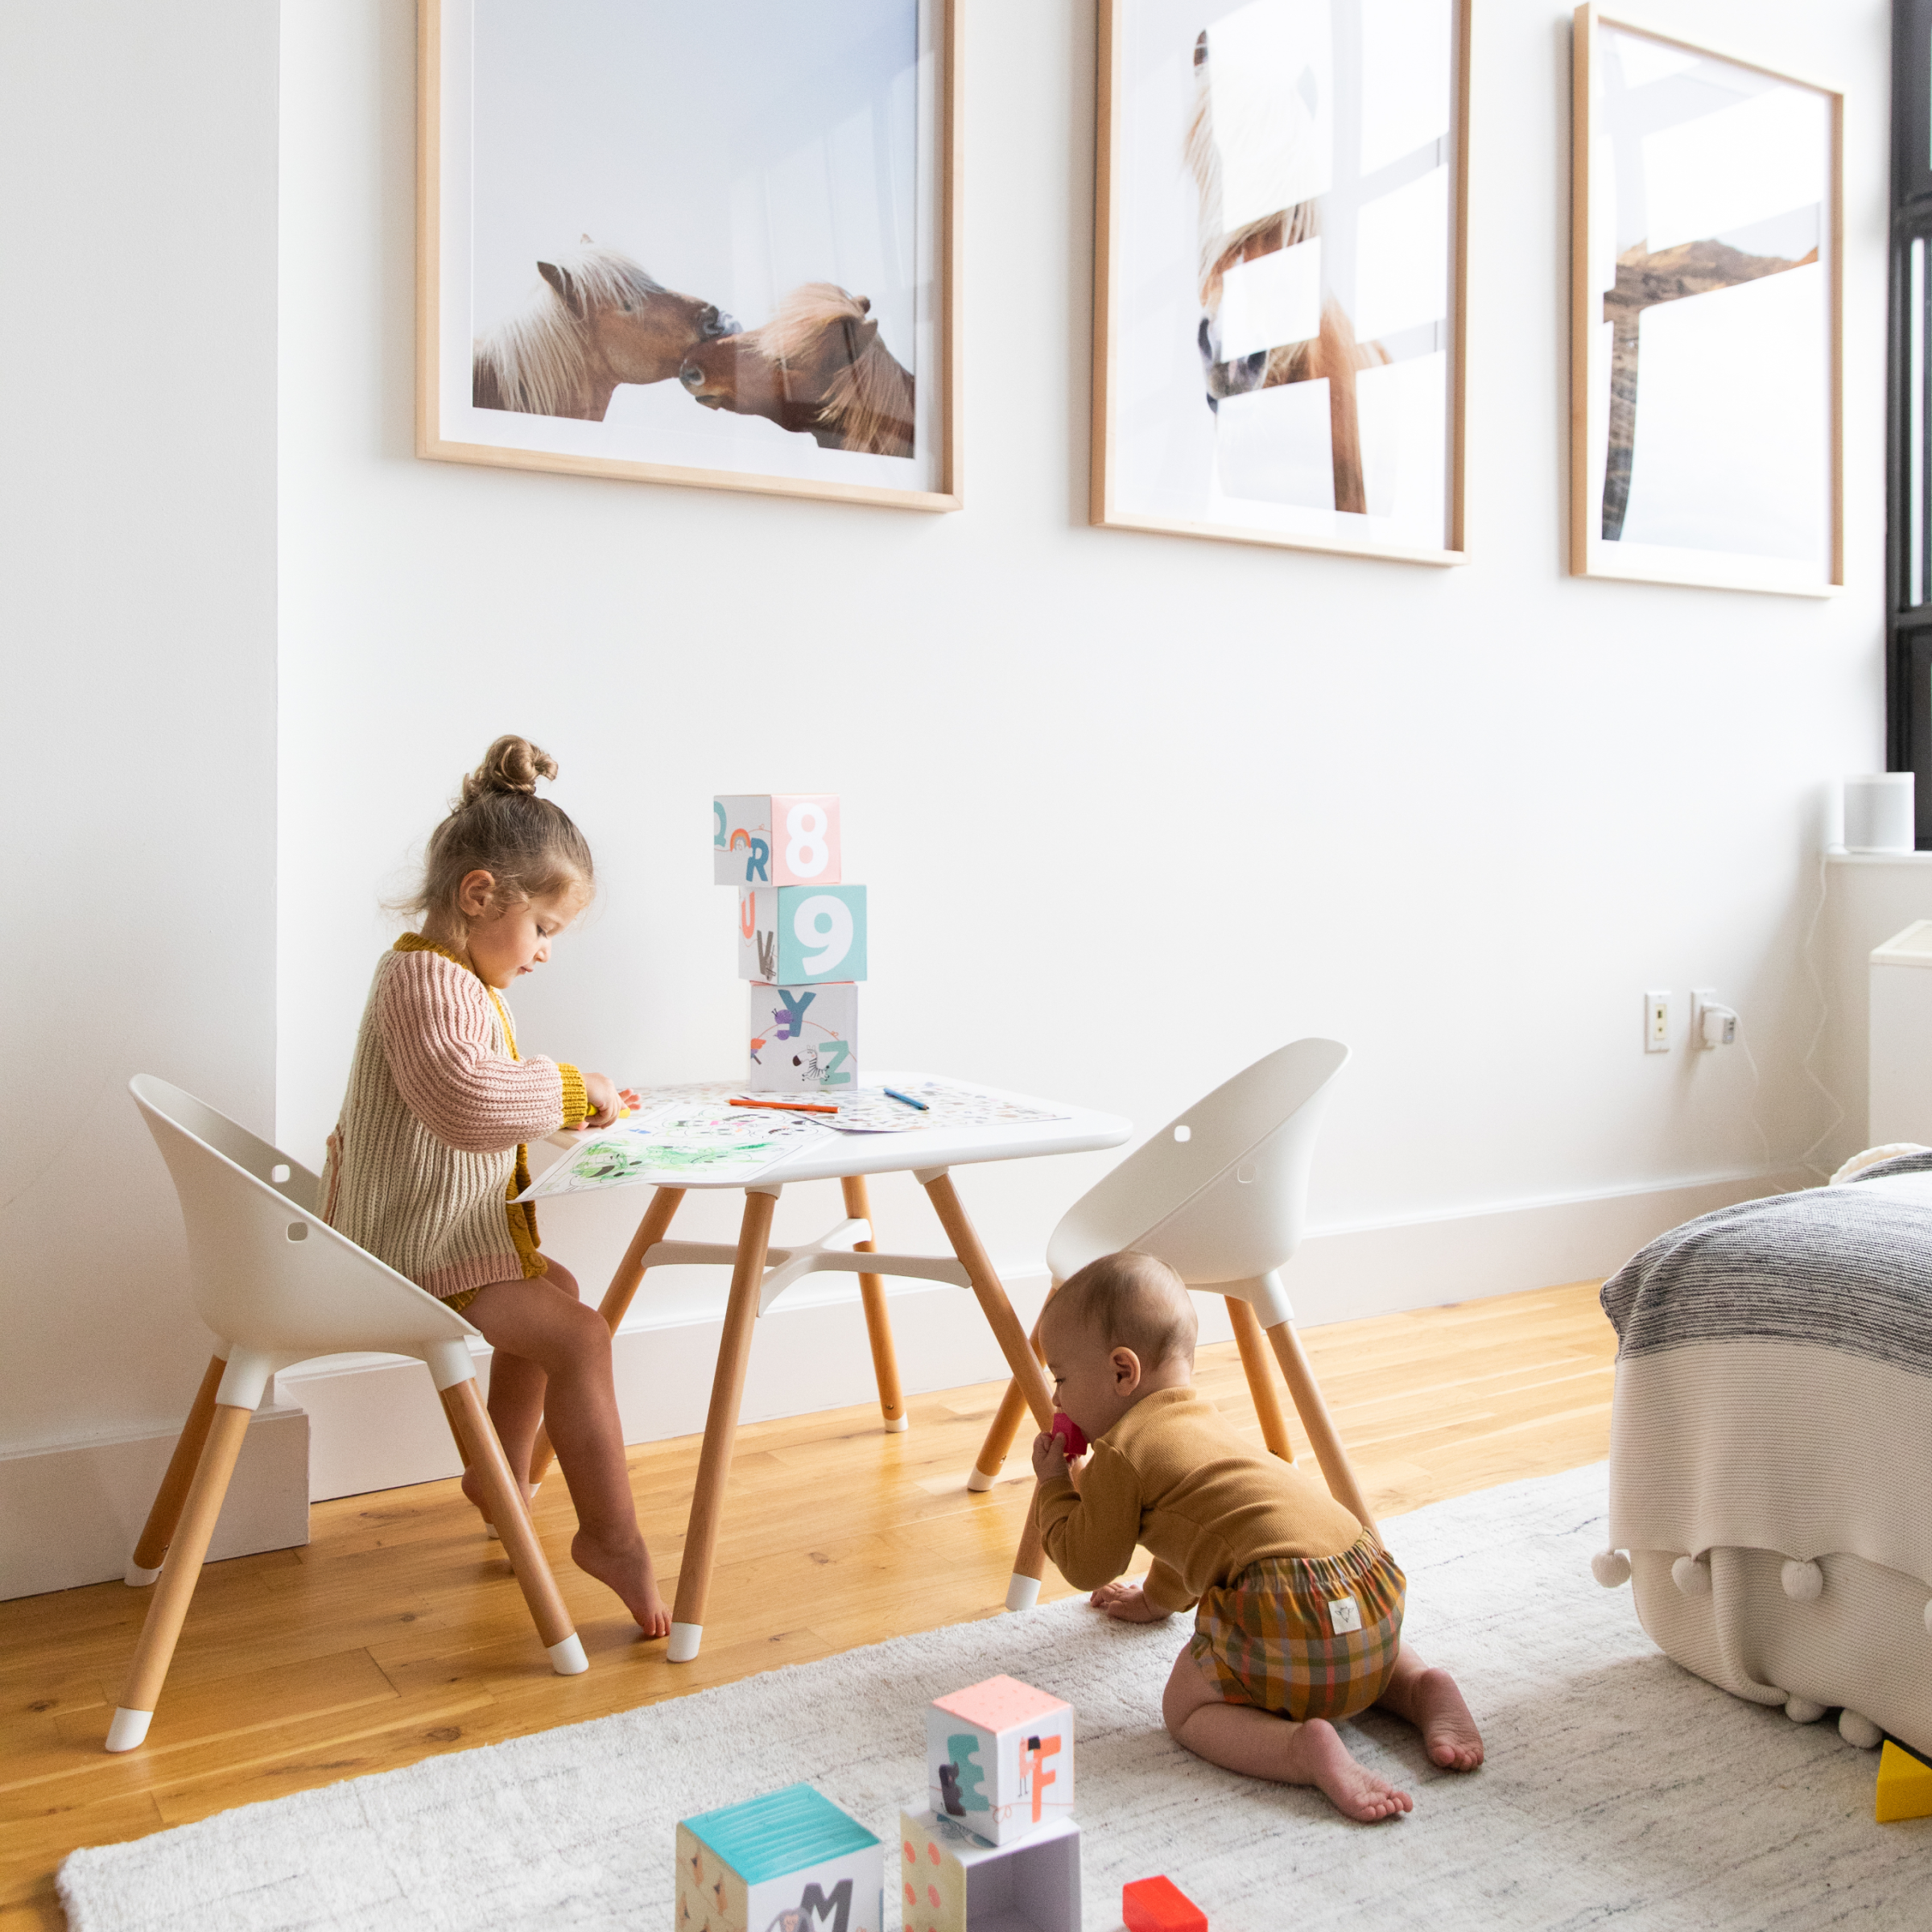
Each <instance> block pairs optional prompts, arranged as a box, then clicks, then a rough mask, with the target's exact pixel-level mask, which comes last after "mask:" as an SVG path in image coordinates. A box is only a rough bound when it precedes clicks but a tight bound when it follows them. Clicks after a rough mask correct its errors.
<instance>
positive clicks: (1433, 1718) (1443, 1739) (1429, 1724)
mask: <svg viewBox="0 0 1932 1932" xmlns="http://www.w3.org/2000/svg"><path fill="white" fill-rule="evenodd" d="M1411 1706H1412V1708H1413V1709H1414V1712H1415V1720H1414V1721H1415V1728H1417V1730H1418V1731H1420V1732H1422V1743H1423V1745H1424V1746H1425V1747H1426V1749H1427V1751H1428V1752H1429V1756H1430V1758H1431V1759H1432V1760H1433V1761H1435V1763H1436V1764H1439V1765H1441V1766H1442V1767H1443V1769H1444V1770H1445V1771H1473V1770H1474V1769H1476V1766H1477V1765H1480V1763H1481V1762H1482V1761H1483V1735H1482V1733H1481V1732H1480V1731H1478V1730H1477V1729H1476V1719H1474V1718H1473V1717H1472V1716H1471V1715H1469V1707H1468V1705H1467V1704H1466V1703H1463V1694H1462V1692H1461V1691H1459V1690H1457V1689H1456V1687H1455V1678H1452V1677H1451V1675H1450V1674H1449V1673H1448V1672H1447V1670H1425V1671H1424V1672H1423V1673H1422V1675H1421V1676H1420V1677H1418V1678H1417V1679H1416V1680H1415V1690H1414V1694H1413V1696H1412V1699H1411Z"/></svg>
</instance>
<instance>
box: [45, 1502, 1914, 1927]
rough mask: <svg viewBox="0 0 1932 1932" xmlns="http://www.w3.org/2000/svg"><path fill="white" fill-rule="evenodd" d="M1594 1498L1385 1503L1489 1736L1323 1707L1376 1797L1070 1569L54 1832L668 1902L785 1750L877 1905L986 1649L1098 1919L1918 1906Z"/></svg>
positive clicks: (1845, 1913)
mask: <svg viewBox="0 0 1932 1932" xmlns="http://www.w3.org/2000/svg"><path fill="white" fill-rule="evenodd" d="M1604 1517H1605V1466H1604V1465H1603V1464H1598V1465H1596V1467H1594V1468H1585V1469H1579V1470H1574V1471H1571V1472H1568V1473H1567V1474H1564V1475H1561V1476H1546V1477H1542V1478H1539V1479H1538V1480H1534V1481H1531V1482H1525V1483H1513V1484H1509V1485H1507V1486H1505V1487H1504V1488H1496V1489H1489V1490H1484V1491H1482V1492H1479V1493H1477V1494H1476V1495H1474V1496H1463V1497H1459V1498H1458V1499H1456V1500H1455V1501H1452V1502H1447V1503H1439V1504H1436V1505H1432V1506H1431V1507H1430V1508H1428V1509H1421V1510H1418V1511H1416V1512H1415V1513H1414V1514H1412V1515H1410V1516H1406V1517H1397V1518H1392V1519H1390V1520H1389V1521H1387V1522H1386V1523H1385V1525H1383V1528H1384V1531H1385V1535H1386V1537H1387V1539H1388V1542H1389V1547H1390V1548H1391V1549H1392V1550H1393V1551H1394V1553H1395V1554H1396V1557H1397V1560H1398V1561H1399V1562H1400V1563H1402V1566H1403V1567H1404V1569H1405V1570H1406V1572H1407V1574H1408V1578H1409V1610H1408V1621H1407V1626H1406V1636H1407V1637H1408V1638H1409V1640H1410V1641H1411V1642H1412V1643H1414V1645H1415V1646H1416V1648H1417V1649H1418V1650H1419V1651H1420V1652H1421V1653H1422V1656H1423V1657H1425V1658H1426V1660H1427V1661H1428V1662H1431V1663H1439V1664H1443V1665H1445V1666H1447V1667H1448V1668H1449V1669H1450V1670H1452V1671H1453V1672H1454V1673H1455V1675H1456V1677H1457V1678H1458V1680H1459V1682H1460V1683H1461V1685H1462V1686H1463V1691H1464V1693H1465V1695H1467V1696H1468V1700H1469V1703H1470V1705H1471V1706H1472V1708H1473V1710H1474V1711H1475V1712H1476V1716H1477V1719H1478V1720H1479V1721H1480V1724H1481V1725H1482V1728H1483V1732H1484V1740H1485V1743H1486V1744H1487V1747H1488V1763H1487V1764H1486V1765H1484V1767H1483V1769H1481V1770H1480V1771H1479V1772H1477V1773H1475V1774H1474V1775H1472V1776H1469V1777H1458V1776H1455V1775H1454V1774H1452V1773H1447V1772H1441V1771H1438V1770H1436V1769H1435V1768H1434V1767H1433V1766H1431V1765H1430V1763H1429V1762H1428V1761H1427V1759H1426V1757H1424V1755H1423V1753H1422V1748H1421V1745H1420V1744H1419V1742H1418V1740H1417V1737H1416V1735H1415V1733H1414V1732H1412V1731H1410V1729H1409V1728H1407V1726H1406V1725H1404V1724H1401V1723H1400V1722H1398V1721H1397V1720H1395V1719H1391V1718H1387V1717H1385V1716H1382V1715H1379V1714H1377V1713H1373V1712H1372V1713H1370V1714H1369V1715H1367V1716H1366V1717H1364V1718H1363V1719H1359V1720H1357V1721H1356V1722H1355V1723H1353V1724H1348V1725H1345V1726H1344V1727H1343V1729H1344V1735H1345V1736H1347V1738H1348V1742H1349V1744H1350V1746H1351V1748H1352V1749H1353V1750H1354V1751H1355V1752H1356V1755H1357V1756H1358V1757H1360V1758H1361V1759H1363V1760H1364V1761H1365V1762H1366V1763H1368V1764H1369V1765H1373V1767H1374V1768H1375V1769H1377V1770H1378V1771H1380V1772H1381V1773H1382V1774H1383V1775H1384V1776H1385V1777H1389V1778H1391V1779H1393V1780H1395V1781H1397V1782H1399V1783H1401V1784H1402V1785H1404V1786H1405V1787H1406V1789H1407V1790H1410V1792H1411V1793H1412V1794H1414V1798H1415V1810H1414V1812H1413V1813H1411V1814H1410V1815H1408V1816H1406V1817H1404V1818H1397V1819H1395V1820H1392V1821H1390V1822H1388V1823H1381V1824H1376V1825H1356V1824H1351V1823H1348V1822H1347V1821H1345V1820H1344V1819H1343V1818H1341V1817H1340V1816H1339V1815H1338V1814H1336V1813H1335V1811H1333V1810H1331V1808H1330V1807H1329V1806H1328V1804H1327V1801H1326V1800H1325V1799H1323V1798H1322V1797H1321V1796H1320V1794H1319V1793H1317V1792H1315V1791H1311V1790H1300V1789H1296V1788H1293V1787H1287V1786H1281V1785H1265V1784H1261V1783H1258V1782H1253V1781H1249V1780H1246V1779H1244V1778H1241V1777H1236V1776H1234V1775H1233V1774H1232V1773H1228V1772H1225V1771H1221V1770H1217V1769H1216V1768H1215V1767H1213V1766H1212V1765H1207V1764H1204V1763H1203V1762H1202V1761H1200V1760H1199V1759H1198V1758H1195V1757H1190V1756H1189V1755H1188V1754H1187V1752H1184V1751H1183V1750H1182V1749H1181V1748H1179V1746H1178V1745H1177V1744H1174V1742H1173V1741H1172V1740H1170V1738H1169V1737H1168V1736H1167V1735H1166V1732H1165V1731H1164V1730H1163V1729H1162V1726H1161V1719H1160V1697H1161V1689H1162V1685H1163V1684H1164V1683H1165V1682H1166V1678H1167V1673H1168V1670H1169V1668H1170V1666H1171V1663H1172V1661H1173V1658H1174V1653H1175V1652H1176V1650H1177V1649H1179V1646H1180V1645H1181V1644H1182V1643H1183V1641H1185V1639H1186V1637H1187V1632H1188V1629H1189V1624H1190V1620H1189V1619H1187V1618H1186V1617H1176V1618H1174V1619H1172V1620H1170V1621H1169V1622H1167V1623H1166V1624H1156V1625H1153V1626H1144V1625H1128V1624H1117V1623H1113V1622H1112V1621H1110V1620H1108V1619H1106V1618H1104V1617H1103V1616H1100V1614H1099V1613H1098V1612H1094V1611H1092V1610H1089V1609H1088V1608H1087V1607H1086V1604H1085V1603H1084V1600H1080V1599H1074V1600H1070V1601H1067V1602H1064V1603H1060V1604H1054V1605H1051V1607H1049V1608H1046V1609H1043V1610H1038V1611H1035V1612H1032V1613H1031V1614H1030V1615H1027V1616H996V1617H993V1618H992V1619H989V1620H987V1621H985V1622H980V1623H972V1624H956V1625H954V1626H952V1628H950V1629H942V1630H934V1631H931V1632H928V1633H927V1634H925V1635H923V1636H920V1637H898V1638H894V1640H893V1641H890V1642H889V1643H883V1644H875V1645H871V1646H870V1647H869V1648H867V1649H861V1650H853V1651H850V1652H848V1653H846V1654H844V1656H841V1657H829V1658H826V1659H824V1660H821V1661H820V1662H815V1663H809V1664H801V1665H797V1666H793V1667H791V1668H789V1669H786V1670H776V1671H773V1672H770V1673H769V1674H766V1675H765V1676H762V1677H755V1678H748V1679H746V1680H745V1681H744V1682H740V1683H735V1684H728V1685H725V1686H720V1688H718V1689H716V1690H712V1691H702V1692H699V1693H697V1694H696V1695H691V1696H688V1697H682V1698H676V1699H671V1700H670V1701H668V1702H666V1703H658V1704H652V1705H650V1706H647V1707H645V1708H643V1709H641V1710H637V1711H629V1712H626V1713H625V1714H623V1715H619V1716H615V1717H606V1718H600V1719H596V1720H595V1721H593V1722H592V1723H588V1724H573V1725H569V1726H567V1727H564V1728H560V1729H558V1730H555V1731H549V1732H543V1733H540V1734H539V1735H538V1736H532V1737H523V1738H518V1739H515V1740H512V1741H511V1742H510V1743H507V1744H493V1745H489V1746H486V1747H484V1748H479V1749H476V1750H472V1751H463V1752H452V1753H451V1754H449V1755H448V1756H446V1757H435V1758H431V1759H429V1760H428V1761H426V1762H424V1763H423V1764H419V1765H413V1766H411V1768H410V1769H407V1770H403V1771H392V1772H386V1773H382V1774H381V1775H379V1776H375V1777H362V1778H357V1779H353V1780H351V1781H348V1782H346V1783H344V1784H339V1785H332V1786H329V1787H328V1788H326V1789H324V1790H316V1791H309V1792H304V1793H302V1794H299V1795H298V1796H295V1797H292V1798H278V1799H275V1800H274V1801H273V1802H269V1803H265V1804H258V1805H249V1806H244V1807H242V1809H240V1810H234V1811H228V1812H225V1813H223V1814H221V1815H220V1816H218V1817H215V1818H206V1819H204V1820H203V1821H201V1822H200V1823H196V1824H192V1825H184V1826H181V1827H178V1828H177V1829H175V1830H173V1831H163V1832H158V1833H156V1834H155V1835H154V1836H152V1837H150V1838H146V1839H137V1840H135V1841H134V1842H133V1843H128V1844H120V1845H107V1846H102V1847H99V1848H97V1849H93V1850H88V1851H81V1852H75V1853H74V1854H73V1855H72V1856H71V1857H70V1858H68V1860H67V1862H66V1864H65V1865H64V1867H63V1868H62V1870H61V1873H60V1893H61V1897H62V1899H63V1901H64V1903H65V1905H66V1907H67V1912H68V1924H69V1926H70V1928H71V1932H189V1929H190V1928H192V1932H244V1929H246V1932H268V1929H270V1928H273V1929H274V1932H306V1929H307V1928H311V1927H315V1928H320V1927H324V1926H326V1927H330V1928H343V1929H348V1932H378V1928H381V1929H382V1932H390V1928H395V1929H397V1932H402V1929H403V1928H407V1929H409V1932H442V1929H444V1928H448V1932H486V1929H489V1928H497V1927H501V1928H504V1929H505V1932H509V1929H510V1928H513V1927H514V1928H517V1929H518V1932H526V1929H528V1928H544V1929H546V1932H548V1929H551V1928H559V1927H583V1928H596V1929H597V1932H605V1929H606V1928H608V1929H609V1932H617V1929H618V1928H620V1927H621V1928H626V1929H629V1928H634V1927H637V1928H647V1929H649V1932H672V1909H673V1908H672V1899H673V1872H672V1858H673V1851H672V1846H673V1839H674V1834H675V1827H676V1823H677V1821H678V1819H679V1818H683V1817H687V1816H688V1815H690V1814H692V1813H694V1812H698V1811H704V1810H710V1809H711V1808H712V1807H713V1806H719V1805H725V1804H730V1803H733V1802H737V1801H738V1800H740V1799H742V1798H750V1797H753V1796H755V1795H757V1794H758V1793H761V1792H764V1791H769V1790H773V1789H774V1788H776V1787H778V1786H780V1785H787V1784H790V1783H791V1782H792V1781H795V1780H796V1779H799V1778H805V1779H809V1780H810V1781H811V1782H812V1783H813V1784H815V1785H817V1787H818V1788H819V1790H821V1791H823V1792H824V1793H825V1794H826V1795H827V1796H828V1797H829V1798H832V1799H833V1800H835V1801H836V1802H837V1803H839V1804H840V1805H842V1806H844V1807H845V1808H846V1809H847V1810H848V1811H850V1812H852V1814H854V1815H855V1816H856V1817H857V1818H859V1819H861V1821H862V1822H863V1823H865V1824H866V1825H867V1826H869V1827H870V1828H871V1829H872V1830H873V1831H876V1832H877V1833H878V1834H879V1835H880V1836H881V1838H882V1839H885V1840H886V1847H887V1851H888V1853H889V1862H888V1864H887V1866H886V1929H887V1932H894V1929H896V1928H898V1926H899V1925H900V1917H899V1912H898V1897H897V1895H898V1889H899V1885H900V1880H899V1878H898V1874H897V1872H896V1870H895V1868H896V1866H897V1864H898V1862H899V1856H900V1854H899V1852H898V1829H897V1814H898V1810H899V1807H900V1806H901V1805H902V1804H904V1805H905V1806H906V1807H907V1808H908V1809H910V1810H919V1809H923V1790H924V1785H925V1767H924V1759H923V1749H924V1728H925V1727H924V1721H923V1711H924V1707H925V1705H926V1704H927V1702H928V1701H929V1700H930V1699H932V1698H934V1697H935V1696H939V1695H943V1694H944V1693H945V1692H947V1691H953V1690H956V1689H958V1688H960V1686H963V1685H966V1684H971V1683H976V1682H979V1681H980V1679H981V1678H988V1677H992V1676H994V1675H996V1674H999V1673H1001V1672H1004V1673H1006V1674H1009V1675H1011V1676H1013V1677H1018V1678H1023V1679H1024V1680H1026V1682H1030V1683H1033V1684H1036V1685H1038V1686H1042V1688H1044V1689H1047V1690H1049V1691H1054V1692H1055V1693H1057V1694H1058V1695H1060V1696H1063V1697H1064V1698H1066V1699H1068V1700H1069V1701H1070V1702H1071V1703H1072V1704H1073V1706H1074V1708H1075V1714H1076V1715H1075V1752H1076V1755H1075V1767H1076V1770H1077V1773H1078V1777H1077V1784H1076V1801H1075V1817H1076V1818H1077V1819H1078V1821H1079V1823H1080V1831H1081V1834H1082V1861H1083V1871H1084V1926H1085V1927H1086V1928H1087V1929H1088V1932H1094V1929H1096V1928H1110V1927H1114V1926H1119V1925H1120V1923H1121V1884H1122V1882H1123V1881H1124V1880H1129V1879H1135V1878H1144V1877H1147V1876H1150V1875H1151V1874H1153V1873H1155V1872H1165V1873H1166V1874H1167V1875H1168V1876H1170V1878H1172V1879H1173V1880H1174V1882H1175V1883H1176V1884H1178V1885H1179V1886H1180V1887H1181V1889H1183V1891H1184V1892H1186V1893H1187V1894H1188V1895H1189V1896H1190V1897H1191V1898H1193V1899H1194V1901H1195V1902H1196V1903H1197V1904H1198V1905H1200V1906H1201V1907H1202V1908H1203V1909H1204V1910H1205V1912H1206V1913H1207V1914H1208V1922H1209V1923H1210V1925H1211V1926H1212V1927H1213V1932H1278V1928H1280V1927H1281V1926H1284V1925H1287V1924H1290V1923H1292V1924H1293V1925H1294V1926H1296V1927H1297V1929H1298V1932H1303V1929H1306V1932H1315V1928H1322V1927H1335V1928H1342V1927H1348V1928H1360V1927H1364V1926H1370V1927H1381V1926H1390V1927H1397V1926H1399V1927H1405V1928H1406V1927H1412V1926H1429V1927H1431V1928H1441V1927H1462V1926H1468V1927H1478V1926H1480V1927H1482V1928H1484V1932H1493V1929H1495V1928H1517V1927H1521V1928H1525V1929H1526V1928H1537V1929H1538V1932H1579V1929H1580V1928H1583V1927H1595V1926H1605V1925H1609V1924H1612V1923H1615V1924H1617V1925H1627V1926H1637V1927H1642V1928H1645V1932H1673V1929H1675V1928H1680V1927H1681V1928H1682V1929H1683V1932H1717V1929H1719V1928H1728V1927H1740V1928H1742V1927H1749V1928H1752V1929H1754V1932H1755V1929H1757V1928H1765V1927H1773V1926H1793V1927H1800V1926H1802V1927H1804V1928H1806V1932H1812V1929H1813V1928H1815V1927H1817V1926H1822V1925H1840V1924H1843V1923H1846V1922H1854V1923H1858V1924H1864V1923H1867V1922H1869V1923H1870V1924H1872V1926H1910V1925H1923V1924H1927V1923H1932V1904H1928V1900H1932V1820H1922V1821H1918V1822H1916V1823H1907V1824H1895V1825H1879V1824H1876V1823H1874V1822H1873V1818H1872V1791H1873V1782H1874V1779H1875V1776H1876V1762H1877V1754H1876V1752H1864V1751H1859V1750H1856V1749H1854V1748H1852V1746H1850V1745H1848V1744H1845V1743H1843V1741H1842V1740H1840V1739H1839V1736H1838V1733H1837V1732H1836V1730H1835V1728H1833V1726H1832V1725H1831V1724H1829V1723H1824V1724H1810V1725H1800V1724H1793V1723H1792V1722H1791V1721H1790V1719H1788V1718H1786V1717H1785V1715H1784V1714H1783V1713H1782V1711H1778V1710H1776V1709H1772V1710H1765V1709H1763V1708H1761V1707H1756V1706H1753V1705H1750V1704H1747V1703H1741V1702H1740V1701H1739V1700H1737V1699H1733V1698H1732V1697H1730V1696H1728V1695H1726V1694H1725V1693H1724V1692H1723V1691H1718V1690H1715V1689H1713V1688H1712V1687H1711V1686H1710V1685H1708V1684H1706V1683H1704V1682H1703V1681H1702V1680H1701V1679H1699V1678H1695V1677H1693V1676H1691V1674H1689V1673H1688V1672H1686V1671H1684V1670H1680V1669H1679V1668H1678V1666H1676V1665H1675V1664H1674V1663H1672V1662H1670V1661H1669V1660H1668V1659H1667V1658H1666V1657H1664V1656H1662V1654H1661V1653H1659V1652H1658V1651H1657V1649H1655V1647H1654V1646H1653V1645H1652V1644H1651V1643H1650V1641H1649V1639H1648V1638H1647V1637H1645V1635H1644V1633H1643V1632H1642V1631H1641V1629H1640V1628H1639V1627H1638V1625H1637V1616H1636V1612H1635V1609H1634V1608H1633V1604H1632V1600H1631V1596H1630V1592H1629V1590H1628V1589H1627V1588H1625V1589H1619V1590H1615V1591H1609V1590H1604V1589H1602V1588H1600V1587H1599V1586H1598V1585H1597V1584H1596V1583H1595V1582H1594V1581H1593V1580H1592V1579H1591V1575H1590V1568H1589V1559H1590V1557H1591V1553H1592V1552H1593V1551H1595V1550H1599V1549H1601V1548H1602V1547H1603V1546H1604V1541H1605V1533H1604ZM751 1932H763V1929H762V1928H761V1927H756V1926H754V1927H753V1928H752V1929H751Z"/></svg>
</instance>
